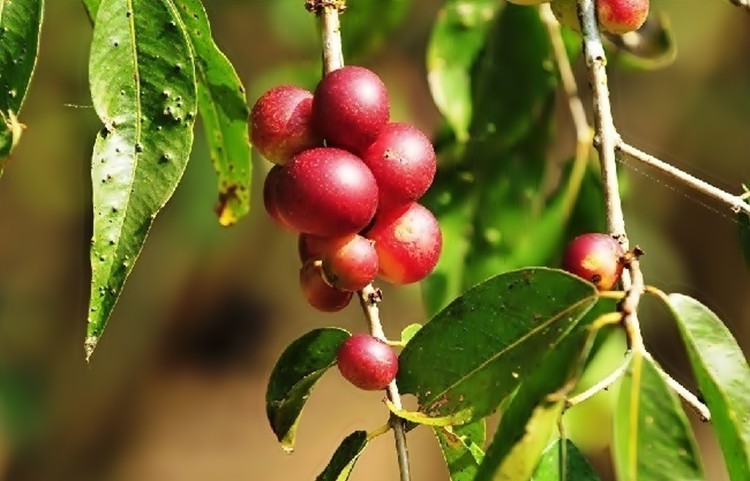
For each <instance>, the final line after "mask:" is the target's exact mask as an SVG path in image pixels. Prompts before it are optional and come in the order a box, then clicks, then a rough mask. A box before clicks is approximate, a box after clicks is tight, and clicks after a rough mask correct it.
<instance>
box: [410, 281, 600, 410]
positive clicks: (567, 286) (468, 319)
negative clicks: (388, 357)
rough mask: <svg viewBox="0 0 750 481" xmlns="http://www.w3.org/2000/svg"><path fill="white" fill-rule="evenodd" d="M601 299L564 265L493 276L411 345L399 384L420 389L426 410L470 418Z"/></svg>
mask: <svg viewBox="0 0 750 481" xmlns="http://www.w3.org/2000/svg"><path fill="white" fill-rule="evenodd" d="M596 300H597V292H596V290H595V289H594V287H593V286H592V285H591V284H588V283H586V282H583V281H581V280H580V279H578V278H576V277H574V276H571V275H569V274H567V273H565V272H563V271H559V270H554V269H546V268H531V269H524V270H519V271H513V272H509V273H506V274H501V275H498V276H496V277H493V278H491V279H489V280H488V281H486V282H484V283H482V284H479V285H477V286H475V287H473V288H471V289H470V290H468V291H467V292H466V293H465V294H464V295H463V296H461V297H460V298H458V299H456V300H455V301H453V302H452V303H451V304H450V305H449V306H448V307H446V308H445V309H444V310H443V311H441V312H440V313H438V314H437V315H436V316H435V317H434V318H433V319H432V320H431V321H430V322H428V323H427V324H425V326H424V327H423V328H422V329H421V330H420V331H419V332H418V333H417V334H416V335H415V336H414V338H413V339H412V340H411V342H409V344H407V346H406V348H404V350H403V351H402V352H401V356H400V357H399V375H398V383H399V387H400V389H401V391H402V392H404V393H409V394H415V395H416V396H417V398H418V400H419V405H420V408H419V411H420V412H422V413H425V414H426V415H427V416H432V417H441V416H450V415H454V414H458V413H461V415H462V416H464V413H466V412H467V411H468V412H469V413H470V415H467V416H466V420H465V422H470V421H471V420H473V419H479V418H481V417H484V416H486V415H488V414H490V413H491V412H492V411H494V410H495V409H496V408H497V406H498V405H499V404H500V402H501V401H502V400H503V399H504V398H505V397H506V396H507V395H508V394H510V392H512V391H513V390H514V389H515V387H516V386H517V385H518V383H519V382H520V381H523V380H524V379H526V377H527V376H528V374H529V373H531V372H533V371H534V369H535V368H536V367H537V366H538V364H539V361H540V360H541V358H542V357H543V356H544V353H545V352H546V351H547V350H548V349H549V347H550V346H552V345H554V344H556V343H557V342H558V341H559V340H560V339H561V338H562V337H563V336H565V334H566V333H567V332H568V331H569V330H570V329H571V328H572V327H573V326H575V325H576V323H577V322H578V320H579V319H580V318H581V317H582V316H583V315H585V314H586V312H587V311H588V310H589V309H590V308H591V306H592V305H593V304H594V303H595V302H596ZM436 366H439V367H440V368H439V369H436ZM462 419H463V418H462Z"/></svg>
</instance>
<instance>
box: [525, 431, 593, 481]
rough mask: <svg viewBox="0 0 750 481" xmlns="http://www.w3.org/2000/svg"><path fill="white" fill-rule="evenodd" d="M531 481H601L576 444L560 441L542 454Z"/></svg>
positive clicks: (548, 447)
mask: <svg viewBox="0 0 750 481" xmlns="http://www.w3.org/2000/svg"><path fill="white" fill-rule="evenodd" d="M563 460H564V461H563ZM563 473H564V474H563ZM531 481H600V478H599V476H598V475H597V474H596V472H595V471H594V468H592V467H591V465H590V464H589V462H588V460H587V459H586V457H585V456H584V455H583V453H582V452H581V451H579V450H578V448H577V447H576V445H575V444H573V443H572V442H571V441H569V440H566V441H563V440H562V439H558V440H556V441H555V442H554V443H552V444H550V445H549V446H547V449H545V450H544V453H542V458H541V459H540V460H539V465H538V466H537V468H536V471H535V472H534V476H533V477H532V478H531Z"/></svg>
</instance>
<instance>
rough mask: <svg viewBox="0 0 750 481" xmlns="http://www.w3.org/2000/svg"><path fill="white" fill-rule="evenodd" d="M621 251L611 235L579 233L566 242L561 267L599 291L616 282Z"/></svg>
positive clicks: (620, 247)
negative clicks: (566, 245) (591, 284)
mask: <svg viewBox="0 0 750 481" xmlns="http://www.w3.org/2000/svg"><path fill="white" fill-rule="evenodd" d="M623 255H624V251H623V249H622V246H621V245H620V243H619V242H617V240H615V239H614V238H613V237H612V236H609V235H607V234H598V233H593V234H583V235H580V236H578V237H576V238H575V239H573V240H572V241H571V242H570V244H568V247H567V249H566V250H565V255H564V256H563V269H565V270H566V271H568V272H570V273H571V274H575V275H577V276H578V277H581V278H582V279H585V280H587V281H589V282H591V283H593V284H594V285H595V286H596V288H597V289H599V290H600V291H608V290H610V289H612V288H614V287H615V286H616V285H617V282H618V281H619V280H620V275H621V274H622V269H623V262H622V256H623Z"/></svg>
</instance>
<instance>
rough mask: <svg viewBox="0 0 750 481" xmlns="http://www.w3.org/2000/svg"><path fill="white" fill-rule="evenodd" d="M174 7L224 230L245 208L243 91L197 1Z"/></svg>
mask: <svg viewBox="0 0 750 481" xmlns="http://www.w3.org/2000/svg"><path fill="white" fill-rule="evenodd" d="M177 6H178V8H177V10H178V11H179V13H180V17H181V18H182V21H183V22H184V24H185V29H186V31H187V33H188V36H189V39H190V42H191V45H192V49H193V53H194V55H195V59H196V61H195V73H196V76H197V79H198V111H199V112H200V115H201V117H202V119H203V127H204V130H205V133H206V141H207V144H208V148H209V151H210V152H211V161H212V162H213V165H214V170H216V173H217V174H218V177H219V179H218V180H219V201H218V203H217V206H216V212H217V214H218V216H219V222H220V223H221V225H224V226H229V225H232V224H234V223H235V222H237V221H238V220H239V219H240V218H241V217H243V216H244V215H245V214H247V213H248V211H249V210H250V176H251V162H250V138H249V130H248V108H247V101H246V99H245V87H243V85H242V82H241V81H240V79H239V77H238V76H237V72H235V70H234V67H232V64H231V62H230V61H229V60H228V59H227V57H226V56H225V55H224V54H223V53H222V51H221V50H219V47H218V46H217V45H216V43H214V41H213V39H212V37H211V26H210V25H209V22H208V17H207V16H206V11H205V9H204V8H203V5H202V4H201V2H200V0H183V1H181V2H178V3H177Z"/></svg>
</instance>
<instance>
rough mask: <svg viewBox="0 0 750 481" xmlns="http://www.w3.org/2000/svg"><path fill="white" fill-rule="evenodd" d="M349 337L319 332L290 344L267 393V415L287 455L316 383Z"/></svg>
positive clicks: (335, 331)
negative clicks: (301, 415)
mask: <svg viewBox="0 0 750 481" xmlns="http://www.w3.org/2000/svg"><path fill="white" fill-rule="evenodd" d="M348 337H349V333H348V332H347V331H345V330H343V329H338V328H333V327H327V328H322V329H315V330H313V331H310V332H308V333H307V334H305V335H304V336H302V337H300V338H299V339H297V340H295V341H294V342H292V343H291V344H289V346H287V348H286V349H285V350H284V352H283V353H282V354H281V357H280V358H279V360H278V361H277V362H276V366H275V367H274V368H273V371H272V372H271V378H270V379H269V380H268V389H267V390H266V414H267V416H268V421H269V422H270V423H271V429H273V432H274V434H276V437H277V438H278V440H279V442H280V443H281V447H282V448H283V449H284V450H285V451H288V452H291V451H292V450H293V449H294V437H295V435H296V433H297V424H298V423H299V418H300V414H302V409H303V408H304V407H305V403H306V402H307V398H309V397H310V392H311V391H312V388H313V387H314V386H315V383H317V382H318V380H319V379H320V377H321V376H322V375H323V374H325V372H326V371H327V370H328V368H330V367H331V366H333V365H334V364H335V363H336V353H337V352H338V350H339V347H340V346H341V344H342V343H343V342H344V341H345V340H346V339H347V338H348Z"/></svg>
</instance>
